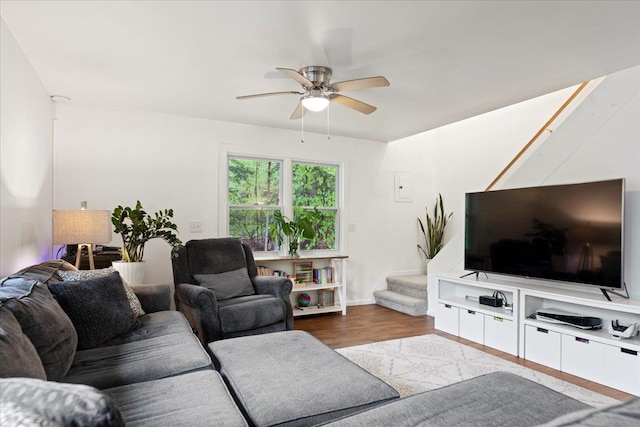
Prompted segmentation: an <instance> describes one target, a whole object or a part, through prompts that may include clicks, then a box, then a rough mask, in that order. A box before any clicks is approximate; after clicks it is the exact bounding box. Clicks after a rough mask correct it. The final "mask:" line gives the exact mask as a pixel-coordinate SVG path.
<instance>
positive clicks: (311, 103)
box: [236, 65, 389, 119]
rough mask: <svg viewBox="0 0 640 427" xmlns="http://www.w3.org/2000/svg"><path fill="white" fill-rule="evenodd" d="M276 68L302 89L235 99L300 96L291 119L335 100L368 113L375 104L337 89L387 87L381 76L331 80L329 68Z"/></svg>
mask: <svg viewBox="0 0 640 427" xmlns="http://www.w3.org/2000/svg"><path fill="white" fill-rule="evenodd" d="M276 70H278V71H280V72H281V73H283V74H285V75H286V76H288V77H291V78H292V79H293V80H295V81H297V82H298V83H300V84H301V85H302V88H303V89H304V92H298V91H287V92H269V93H258V94H255V95H245V96H238V97H236V99H250V98H259V97H262V96H273V95H302V97H301V98H300V102H299V103H298V106H297V107H296V109H295V110H293V114H291V119H300V118H302V116H304V114H305V112H306V110H310V111H322V110H324V109H325V108H327V105H329V102H337V103H338V104H340V105H344V106H345V107H349V108H352V109H354V110H356V111H359V112H361V113H363V114H371V113H373V112H374V111H376V107H374V106H373V105H369V104H367V103H364V102H362V101H358V100H357V99H353V98H350V97H348V96H345V95H341V94H339V93H338V92H342V91H348V90H356V89H367V88H372V87H382V86H389V81H388V80H387V79H386V78H384V77H382V76H376V77H365V78H362V79H355V80H346V81H343V82H336V83H331V82H330V80H331V74H332V70H331V68H329V67H322V66H316V65H313V66H310V67H304V68H301V69H300V71H296V70H293V69H291V68H276Z"/></svg>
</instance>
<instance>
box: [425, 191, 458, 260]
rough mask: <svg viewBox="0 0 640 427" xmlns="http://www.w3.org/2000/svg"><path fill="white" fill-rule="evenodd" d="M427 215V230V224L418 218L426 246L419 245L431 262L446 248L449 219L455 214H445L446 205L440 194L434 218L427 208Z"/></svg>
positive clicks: (434, 209)
mask: <svg viewBox="0 0 640 427" xmlns="http://www.w3.org/2000/svg"><path fill="white" fill-rule="evenodd" d="M425 211H426V213H427V218H426V225H427V226H426V228H425V224H424V223H423V222H422V220H421V219H420V218H418V224H419V225H420V230H421V231H422V238H423V240H424V246H422V245H420V244H418V245H417V246H418V249H419V250H420V252H422V254H423V255H424V257H425V259H426V260H427V262H428V261H430V260H431V259H433V257H435V256H436V254H437V253H438V252H440V250H441V249H442V247H443V246H444V231H445V228H446V227H447V223H448V222H449V218H451V215H453V212H451V213H449V214H448V215H447V214H446V213H445V212H444V203H443V202H442V194H438V198H437V199H436V205H435V206H434V207H433V217H431V216H430V215H429V210H428V209H427V208H425Z"/></svg>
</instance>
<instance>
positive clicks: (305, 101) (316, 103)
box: [300, 90, 329, 112]
mask: <svg viewBox="0 0 640 427" xmlns="http://www.w3.org/2000/svg"><path fill="white" fill-rule="evenodd" d="M300 102H301V103H302V106H303V107H304V108H306V109H307V110H309V111H316V112H317V111H322V110H324V109H325V108H327V106H328V105H329V98H328V97H327V96H326V95H324V94H323V93H322V92H321V91H319V90H314V91H311V93H309V95H305V96H303V97H302V98H300Z"/></svg>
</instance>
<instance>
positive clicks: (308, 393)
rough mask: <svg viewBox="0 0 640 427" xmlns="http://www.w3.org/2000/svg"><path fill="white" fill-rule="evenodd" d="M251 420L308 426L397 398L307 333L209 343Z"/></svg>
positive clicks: (241, 406)
mask: <svg viewBox="0 0 640 427" xmlns="http://www.w3.org/2000/svg"><path fill="white" fill-rule="evenodd" d="M209 350H210V351H211V353H212V355H213V358H214V362H215V364H216V366H218V367H219V369H220V373H221V374H222V377H223V378H224V380H225V382H226V383H227V385H228V386H229V389H230V390H231V393H232V394H233V396H234V398H235V399H236V402H237V403H238V406H240V408H241V409H242V410H243V412H244V414H245V416H246V417H247V419H249V420H250V421H251V423H253V424H254V425H256V426H258V427H262V426H287V425H295V426H309V425H314V424H318V423H321V422H325V421H329V420H333V419H336V418H340V417H342V416H345V415H349V414H352V413H355V412H359V411H362V410H365V409H368V408H371V407H373V406H376V405H379V404H381V403H384V402H388V401H390V400H393V399H397V398H398V397H399V396H398V393H397V392H396V391H395V390H394V389H393V388H392V387H391V386H389V385H388V384H387V383H385V382H383V381H381V380H380V379H378V378H376V377H374V376H373V375H371V374H370V373H368V372H367V371H365V370H364V369H362V368H360V367H359V366H358V365H356V364H354V363H352V362H350V361H349V360H347V359H346V358H344V357H343V356H341V355H340V354H338V353H336V352H335V351H333V350H332V349H330V348H329V347H327V346H326V345H324V344H323V343H321V342H320V341H318V340H317V339H316V338H314V337H313V336H311V335H310V334H308V333H306V332H303V331H286V332H275V333H271V334H263V335H254V336H247V337H241V338H232V339H226V340H221V341H215V342H213V343H210V344H209Z"/></svg>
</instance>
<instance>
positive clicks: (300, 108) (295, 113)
mask: <svg viewBox="0 0 640 427" xmlns="http://www.w3.org/2000/svg"><path fill="white" fill-rule="evenodd" d="M306 112H307V110H306V109H305V108H304V107H303V106H302V102H298V106H297V107H296V109H295V110H293V114H291V117H289V118H290V119H291V120H297V119H301V118H302V116H304V113H306Z"/></svg>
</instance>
